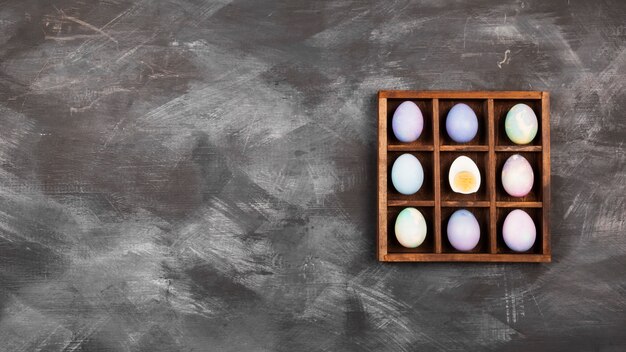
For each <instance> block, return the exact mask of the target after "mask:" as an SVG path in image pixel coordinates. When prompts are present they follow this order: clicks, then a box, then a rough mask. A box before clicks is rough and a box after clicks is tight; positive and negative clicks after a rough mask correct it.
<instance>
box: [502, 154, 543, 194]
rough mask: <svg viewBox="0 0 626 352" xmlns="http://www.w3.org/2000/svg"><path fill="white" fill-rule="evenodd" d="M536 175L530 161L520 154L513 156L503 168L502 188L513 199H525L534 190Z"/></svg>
mask: <svg viewBox="0 0 626 352" xmlns="http://www.w3.org/2000/svg"><path fill="white" fill-rule="evenodd" d="M534 181H535V174H534V173H533V168H532V167H531V166H530V163H528V160H526V158H524V157H523V156H521V155H519V154H513V155H511V156H510V157H509V158H508V159H506V162H505V163H504V166H503V167H502V186H503V187H504V190H505V191H506V193H508V194H509V195H511V196H513V197H524V196H525V195H527V194H528V193H529V192H530V191H531V190H532V188H533V183H534Z"/></svg>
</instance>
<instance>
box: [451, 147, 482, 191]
mask: <svg viewBox="0 0 626 352" xmlns="http://www.w3.org/2000/svg"><path fill="white" fill-rule="evenodd" d="M448 182H450V188H452V190H453V191H454V192H456V193H461V194H471V193H476V191H478V189H479V188H480V171H479V170H478V166H476V163H474V161H473V160H472V159H470V158H468V157H466V156H464V155H462V156H460V157H458V158H456V159H454V161H453V162H452V165H450V173H449V174H448Z"/></svg>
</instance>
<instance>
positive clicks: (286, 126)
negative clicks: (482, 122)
mask: <svg viewBox="0 0 626 352" xmlns="http://www.w3.org/2000/svg"><path fill="white" fill-rule="evenodd" d="M625 39H626V2H624V1H617V0H615V1H602V2H596V1H586V2H585V1H574V0H572V1H567V0H562V1H496V0H485V1H473V2H471V3H469V2H467V3H466V2H461V1H422V2H409V1H379V2H377V1H356V0H354V1H348V0H339V1H323V2H322V1H305V0H294V1H280V2H279V1H238V0H235V1H229V0H222V1H215V2H204V1H191V0H189V1H185V0H172V1H147V0H146V1H139V0H138V1H126V0H106V1H105V0H102V1H78V0H74V1H17V0H15V1H3V2H0V350H2V351H418V350H419V351H425V350H441V351H478V350H510V351H528V350H530V351H542V350H550V351H573V350H586V351H591V350H597V351H624V350H626V335H625V333H626V236H625V230H626V225H625V222H624V221H625V218H626V216H625V215H626V214H625V213H626V204H625V201H624V197H625V195H626V186H625V184H626V170H625V169H626V167H625V161H626V155H625V149H626V148H625V146H624V142H625V140H626V122H625V117H624V110H625V109H626V103H625V102H624V100H625V98H626V92H625V89H624V82H625V80H624V79H625V77H624V75H625V67H626V40H625ZM379 89H420V90H428V89H464V90H482V89H495V90H548V91H550V92H551V93H552V174H553V177H552V185H553V187H552V190H553V193H552V197H553V207H552V211H551V216H552V233H553V241H552V246H553V257H554V262H553V263H551V264H539V265H535V264H530V265H528V264H398V265H390V264H380V263H378V262H376V260H375V228H376V222H375V218H376V204H375V199H376V172H375V162H376V96H375V94H376V92H377V91H378V90H379Z"/></svg>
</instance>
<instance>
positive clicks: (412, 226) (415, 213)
mask: <svg viewBox="0 0 626 352" xmlns="http://www.w3.org/2000/svg"><path fill="white" fill-rule="evenodd" d="M394 230H395V233H396V238H397V239H398V242H400V244H401V245H402V246H404V247H407V248H415V247H418V246H419V245H421V244H422V243H423V242H424V239H426V232H427V229H426V219H424V215H422V213H421V212H420V211H419V210H417V209H415V208H405V209H403V210H402V211H401V212H400V213H399V214H398V217H397V218H396V224H395V228H394Z"/></svg>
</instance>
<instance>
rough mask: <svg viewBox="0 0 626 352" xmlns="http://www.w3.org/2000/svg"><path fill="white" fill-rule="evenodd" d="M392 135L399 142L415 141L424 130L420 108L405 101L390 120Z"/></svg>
mask: <svg viewBox="0 0 626 352" xmlns="http://www.w3.org/2000/svg"><path fill="white" fill-rule="evenodd" d="M391 128H392V130H393V135H394V136H396V138H397V139H398V140H399V141H400V142H405V143H410V142H414V141H416V140H417V139H418V138H419V137H420V135H421V134H422V130H423V129H424V116H423V115H422V111H421V110H420V108H419V107H418V106H417V105H416V104H415V103H414V102H412V101H405V102H403V103H402V104H400V106H398V108H397V109H396V111H395V112H394V113H393V118H392V119H391Z"/></svg>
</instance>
